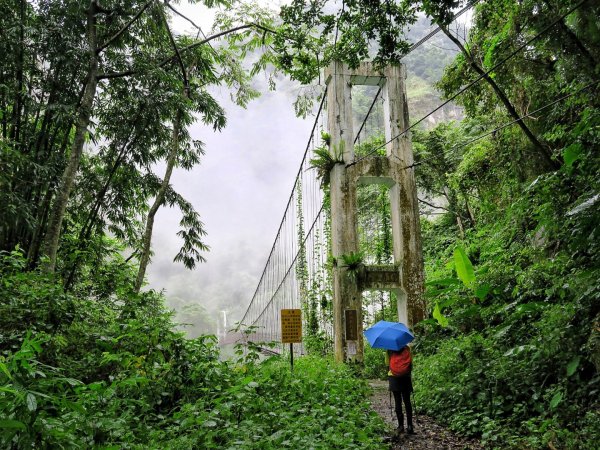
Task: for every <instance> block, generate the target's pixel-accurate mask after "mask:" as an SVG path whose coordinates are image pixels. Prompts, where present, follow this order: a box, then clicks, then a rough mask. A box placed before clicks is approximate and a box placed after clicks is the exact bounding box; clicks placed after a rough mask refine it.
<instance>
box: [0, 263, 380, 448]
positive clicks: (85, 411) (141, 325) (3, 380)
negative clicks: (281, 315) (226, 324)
mask: <svg viewBox="0 0 600 450" xmlns="http://www.w3.org/2000/svg"><path fill="white" fill-rule="evenodd" d="M25 265H26V261H25V258H24V257H23V255H21V253H20V252H19V251H14V252H12V253H10V254H6V253H3V254H0V276H1V279H2V283H0V330H2V334H1V335H0V417H1V419H0V445H1V446H2V447H3V448H28V447H32V446H33V447H44V448H90V447H102V448H209V449H210V448H214V449H217V448H245V449H259V448H260V449H262V448H273V449H275V448H277V449H279V448H311V447H312V448H322V449H328V448H357V449H358V448H360V449H369V448H372V449H376V448H381V445H382V443H381V439H380V437H379V436H380V435H381V430H382V429H383V428H384V425H383V423H382V421H381V419H380V418H379V417H378V416H377V415H376V414H375V413H374V412H373V411H371V410H370V408H369V407H368V405H367V404H366V403H365V397H366V393H367V389H368V388H367V385H366V383H365V382H364V381H361V380H359V379H356V378H355V377H354V376H353V375H352V372H351V370H350V369H349V368H348V367H345V366H343V365H338V364H335V363H333V362H332V361H331V360H329V359H323V358H312V357H304V358H300V359H299V360H298V361H297V362H296V364H295V368H294V372H293V373H290V368H289V363H288V361H287V360H285V359H283V358H278V357H275V358H272V359H269V360H265V361H263V362H262V363H261V362H260V360H261V357H260V355H259V353H258V351H259V348H258V347H257V346H249V347H248V348H247V349H245V350H244V349H242V348H238V357H237V359H235V360H233V361H221V360H220V355H219V350H218V348H217V346H216V339H215V338H214V337H213V336H201V337H199V338H196V339H191V340H188V339H185V338H184V336H183V334H182V333H179V332H176V331H174V324H173V322H172V321H171V313H170V312H168V311H167V310H166V309H165V307H164V304H163V300H164V299H163V298H162V297H161V296H160V295H159V294H156V293H154V292H148V293H144V294H140V295H138V294H133V293H131V292H130V291H126V290H123V289H122V288H121V286H117V287H116V292H120V293H122V294H121V296H119V297H103V298H99V299H96V300H94V299H82V298H78V297H76V296H74V295H73V294H65V293H64V291H63V289H62V286H61V285H60V284H58V283H57V282H56V281H55V280H54V279H53V278H52V277H49V276H47V275H44V274H41V273H38V272H37V271H33V272H23V271H22V269H23V268H24V267H25ZM315 338H319V336H316V337H315ZM321 338H323V337H322V336H321ZM315 345H317V344H315ZM318 345H321V348H323V347H324V346H327V345H330V344H326V343H325V339H324V338H323V339H322V342H321V343H320V344H318ZM140 418H143V420H140Z"/></svg>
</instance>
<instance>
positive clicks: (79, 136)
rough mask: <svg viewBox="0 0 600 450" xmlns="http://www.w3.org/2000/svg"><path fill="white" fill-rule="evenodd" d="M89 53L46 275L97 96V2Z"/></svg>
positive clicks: (51, 233)
mask: <svg viewBox="0 0 600 450" xmlns="http://www.w3.org/2000/svg"><path fill="white" fill-rule="evenodd" d="M87 20H88V51H89V57H90V61H89V69H88V75H87V79H86V85H85V91H84V94H83V98H82V100H81V104H80V105H79V110H78V116H77V125H76V129H75V138H74V139H73V146H72V147H71V154H70V156H69V161H68V163H67V167H66V168H65V170H64V172H63V175H62V178H61V181H60V185H59V188H58V192H57V196H56V200H55V202H54V205H53V207H52V211H51V213H50V220H49V225H48V231H47V235H46V241H45V253H46V255H47V256H48V258H49V261H48V262H47V264H46V265H45V267H44V269H45V271H46V272H54V270H55V268H56V256H57V253H58V243H59V239H60V235H61V229H62V222H63V219H64V216H65V211H66V208H67V202H68V201H69V197H70V195H71V189H72V188H73V184H74V182H75V176H76V174H77V169H78V168H79V161H80V160H81V154H82V152H83V145H84V143H85V136H86V133H87V127H88V125H89V123H90V117H91V115H92V106H93V104H94V98H95V97H96V88H97V86H98V63H99V57H98V55H97V52H96V49H97V45H98V42H97V36H96V3H95V2H94V1H92V2H90V6H89V8H88V18H87Z"/></svg>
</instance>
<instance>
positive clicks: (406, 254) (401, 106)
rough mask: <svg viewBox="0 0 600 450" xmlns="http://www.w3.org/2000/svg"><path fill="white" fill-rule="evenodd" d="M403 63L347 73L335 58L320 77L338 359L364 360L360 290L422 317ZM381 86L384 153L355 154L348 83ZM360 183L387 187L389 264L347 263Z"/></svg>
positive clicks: (401, 315) (403, 314)
mask: <svg viewBox="0 0 600 450" xmlns="http://www.w3.org/2000/svg"><path fill="white" fill-rule="evenodd" d="M405 78H406V75H405V71H404V68H403V67H402V66H389V67H386V68H385V69H383V71H382V70H377V69H376V68H375V67H374V66H373V65H372V64H371V63H363V64H361V65H360V66H359V67H358V68H357V69H354V70H350V69H349V68H348V67H347V66H346V65H345V64H343V63H341V62H337V61H334V62H333V63H332V64H331V65H330V66H329V67H328V68H327V70H326V72H325V79H326V83H327V85H328V88H327V108H328V111H327V113H328V127H329V134H330V145H329V151H330V154H331V156H332V158H333V159H334V160H336V161H338V163H337V164H336V165H335V166H334V167H333V169H332V170H331V173H330V198H331V247H332V254H333V261H334V264H333V326H334V340H335V342H334V347H335V359H336V360H337V361H347V362H348V361H356V362H362V361H363V334H362V291H364V290H371V289H382V290H389V291H392V292H394V293H395V294H396V296H397V299H398V320H399V321H401V322H404V323H407V324H408V325H409V326H412V325H413V324H415V323H417V322H418V321H420V320H422V319H423V317H424V309H425V308H424V300H423V290H424V289H423V281H424V276H423V256H422V246H421V233H420V225H419V211H418V203H417V190H416V183H415V179H414V167H413V166H412V164H413V154H412V145H411V140H410V135H409V134H408V133H406V132H404V130H405V129H406V128H407V126H408V105H407V100H406V90H405V84H404V80H405ZM353 85H379V86H381V87H382V92H383V98H384V123H385V136H386V142H387V144H386V156H379V155H371V156H368V157H362V158H356V159H355V157H354V147H353V142H354V135H353V129H352V86H353ZM358 184H385V185H387V186H389V188H390V189H389V192H390V204H391V222H392V237H393V255H394V263H393V264H391V265H378V266H369V265H363V266H362V267H361V268H360V270H355V269H354V268H352V267H348V265H347V264H346V263H345V261H347V260H348V259H353V255H356V254H358V250H359V244H358V220H357V217H358V216H357V196H356V192H357V191H356V190H357V185H358Z"/></svg>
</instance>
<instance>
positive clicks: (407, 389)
mask: <svg viewBox="0 0 600 450" xmlns="http://www.w3.org/2000/svg"><path fill="white" fill-rule="evenodd" d="M389 382H390V391H392V393H393V394H394V403H395V404H396V407H395V411H396V417H397V418H398V426H399V427H401V428H404V414H403V412H402V402H404V409H405V410H406V425H407V426H409V427H412V426H413V423H412V413H413V411H412V403H411V401H410V393H411V392H412V380H411V377H410V375H409V376H407V377H389Z"/></svg>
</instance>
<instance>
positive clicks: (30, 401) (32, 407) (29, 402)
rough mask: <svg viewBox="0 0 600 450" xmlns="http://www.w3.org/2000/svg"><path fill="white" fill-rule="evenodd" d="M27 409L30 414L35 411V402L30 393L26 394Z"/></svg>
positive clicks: (33, 396)
mask: <svg viewBox="0 0 600 450" xmlns="http://www.w3.org/2000/svg"><path fill="white" fill-rule="evenodd" d="M27 409H28V410H29V411H32V412H33V411H35V410H36V409H37V400H36V399H35V395H33V394H32V393H31V392H29V393H28V394H27Z"/></svg>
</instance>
